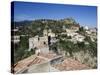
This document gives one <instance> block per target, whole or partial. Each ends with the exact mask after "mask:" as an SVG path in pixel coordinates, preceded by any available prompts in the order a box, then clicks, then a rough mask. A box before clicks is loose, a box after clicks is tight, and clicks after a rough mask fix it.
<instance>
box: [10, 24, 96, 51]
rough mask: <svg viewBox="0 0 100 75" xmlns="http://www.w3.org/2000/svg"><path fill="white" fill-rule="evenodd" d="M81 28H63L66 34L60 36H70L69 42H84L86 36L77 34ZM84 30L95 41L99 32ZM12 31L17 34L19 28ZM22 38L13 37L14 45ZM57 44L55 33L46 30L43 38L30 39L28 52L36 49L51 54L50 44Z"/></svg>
mask: <svg viewBox="0 0 100 75" xmlns="http://www.w3.org/2000/svg"><path fill="white" fill-rule="evenodd" d="M79 28H80V26H72V27H71V28H65V27H64V26H63V29H64V30H65V32H62V33H61V34H60V35H62V34H66V35H67V36H70V37H71V39H68V40H70V41H72V42H74V43H77V42H83V41H84V39H85V36H83V35H81V34H79V33H77V31H79ZM84 29H85V31H86V33H87V35H88V36H90V37H91V40H92V41H94V38H96V32H97V30H96V29H89V28H88V27H87V26H85V27H84ZM12 31H13V32H14V33H15V32H17V31H18V28H17V29H13V30H12ZM20 36H21V35H14V36H12V40H11V41H12V42H14V43H19V42H20ZM55 42H57V39H56V35H55V33H53V32H52V30H51V29H49V30H47V29H44V30H43V36H42V37H39V36H38V35H36V36H35V37H31V38H29V50H28V51H31V49H34V48H36V49H37V50H38V51H41V52H43V53H44V52H45V53H46V52H47V53H48V52H49V44H53V43H55Z"/></svg>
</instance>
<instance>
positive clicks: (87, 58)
mask: <svg viewBox="0 0 100 75" xmlns="http://www.w3.org/2000/svg"><path fill="white" fill-rule="evenodd" d="M73 56H74V58H75V59H77V60H78V61H80V62H81V63H85V64H87V65H88V66H90V67H91V68H94V67H96V66H97V57H92V56H91V55H90V53H89V52H84V51H80V52H76V53H73Z"/></svg>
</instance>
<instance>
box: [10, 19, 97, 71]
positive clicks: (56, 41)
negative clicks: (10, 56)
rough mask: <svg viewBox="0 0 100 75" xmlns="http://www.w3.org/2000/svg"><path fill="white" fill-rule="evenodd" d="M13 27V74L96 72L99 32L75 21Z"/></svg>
mask: <svg viewBox="0 0 100 75" xmlns="http://www.w3.org/2000/svg"><path fill="white" fill-rule="evenodd" d="M12 24H14V27H12V39H11V43H12V45H14V48H12V52H14V60H12V71H13V72H14V73H33V72H54V71H68V70H84V69H94V68H97V28H89V27H88V26H81V25H80V24H79V23H77V22H76V21H75V20H74V19H72V18H66V19H61V20H49V19H39V20H34V21H23V22H15V23H12Z"/></svg>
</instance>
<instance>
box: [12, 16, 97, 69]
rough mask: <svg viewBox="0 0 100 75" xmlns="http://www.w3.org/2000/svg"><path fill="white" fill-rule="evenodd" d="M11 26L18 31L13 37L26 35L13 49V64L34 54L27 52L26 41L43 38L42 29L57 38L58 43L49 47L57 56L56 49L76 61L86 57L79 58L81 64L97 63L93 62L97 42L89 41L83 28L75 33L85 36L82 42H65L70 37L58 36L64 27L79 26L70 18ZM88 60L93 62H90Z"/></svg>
mask: <svg viewBox="0 0 100 75" xmlns="http://www.w3.org/2000/svg"><path fill="white" fill-rule="evenodd" d="M13 24H14V25H15V28H16V27H18V28H19V31H18V32H17V33H15V34H14V35H27V36H23V37H22V36H21V38H20V39H21V41H20V43H19V44H15V48H14V61H15V63H16V62H18V61H19V60H21V59H24V58H26V57H28V56H30V55H32V54H34V53H35V52H34V51H35V50H31V51H28V45H29V44H28V39H29V38H30V37H34V36H35V35H39V36H43V30H44V29H47V30H49V29H51V30H52V32H54V33H55V34H56V35H57V36H58V37H56V38H57V39H58V40H59V41H58V42H56V43H54V44H52V45H50V49H51V50H53V51H54V52H56V53H58V54H59V52H58V49H60V50H61V51H65V55H66V57H73V58H74V57H75V58H76V59H77V60H78V57H81V56H83V57H84V56H87V57H84V58H83V57H81V59H83V60H82V63H87V62H88V63H89V64H90V63H91V62H94V63H97V61H96V60H94V58H95V57H96V58H97V40H95V41H94V42H93V41H91V38H90V37H89V36H87V35H86V32H85V30H84V29H83V27H80V28H79V31H77V33H79V34H81V35H83V36H85V39H84V42H77V43H73V42H71V41H69V40H67V39H71V36H67V35H66V34H62V35H61V34H60V33H61V32H64V27H65V28H71V27H72V26H80V25H79V23H77V22H76V21H75V20H74V19H72V18H66V19H62V20H50V19H39V20H34V21H22V22H14V23H12V25H13ZM12 29H13V28H12ZM63 39H65V40H63ZM85 42H88V43H89V44H85ZM82 52H83V53H82ZM76 53H77V54H76ZM78 53H79V54H78ZM68 54H69V55H68ZM78 55H80V56H78ZM88 55H89V56H88ZM92 58H93V59H92ZM81 59H80V60H81ZM89 59H91V60H93V61H90V60H89ZM90 66H91V65H90ZM96 66H97V65H96V64H94V65H93V66H92V67H96Z"/></svg>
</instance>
